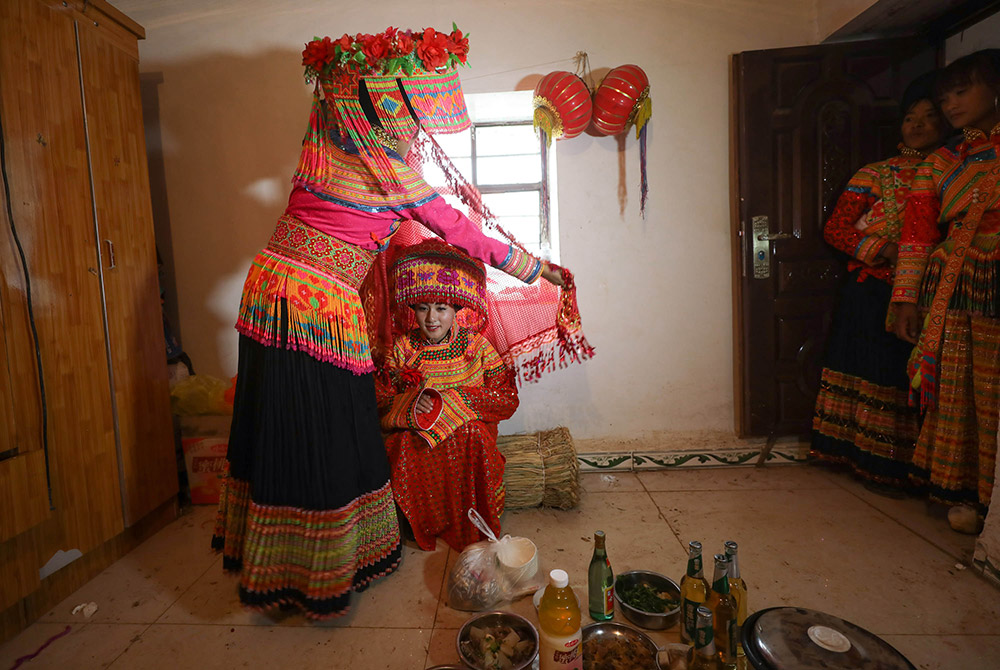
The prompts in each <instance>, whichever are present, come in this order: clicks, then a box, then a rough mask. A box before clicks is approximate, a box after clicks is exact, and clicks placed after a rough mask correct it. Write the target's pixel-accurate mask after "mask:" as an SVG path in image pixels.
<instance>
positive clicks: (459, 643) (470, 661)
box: [455, 611, 538, 670]
mask: <svg viewBox="0 0 1000 670" xmlns="http://www.w3.org/2000/svg"><path fill="white" fill-rule="evenodd" d="M473 626H478V627H479V628H492V627H496V626H507V627H509V628H510V629H512V630H513V631H515V632H516V633H517V634H518V636H519V637H520V638H521V639H522V640H531V641H532V648H531V649H530V651H529V652H528V655H527V658H526V660H523V661H522V662H520V663H518V664H516V665H514V666H513V670H524V669H525V668H528V667H531V662H532V661H534V660H535V657H536V656H538V630H537V629H536V628H535V626H534V625H533V624H532V623H531V622H530V621H528V620H527V619H525V618H524V617H523V616H520V615H518V614H514V613H512V612H500V611H497V612H483V613H482V614H477V615H475V616H473V617H471V618H469V619H468V620H467V621H466V622H465V623H464V624H462V627H461V629H459V631H458V636H457V637H456V638H455V646H456V647H457V648H458V657H459V658H460V659H462V663H464V664H465V665H466V666H468V667H470V668H474V670H482V666H481V665H477V664H476V659H475V658H473V657H471V656H470V655H469V650H468V649H467V647H468V646H469V645H470V644H472V643H473V642H472V638H471V636H470V633H469V631H470V629H472V627H473ZM463 642H465V643H467V644H463Z"/></svg>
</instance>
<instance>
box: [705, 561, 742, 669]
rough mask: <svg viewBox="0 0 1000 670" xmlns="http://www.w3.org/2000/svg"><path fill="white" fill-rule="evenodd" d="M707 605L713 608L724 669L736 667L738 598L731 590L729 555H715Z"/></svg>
mask: <svg viewBox="0 0 1000 670" xmlns="http://www.w3.org/2000/svg"><path fill="white" fill-rule="evenodd" d="M705 605H706V606H707V607H708V608H709V609H710V610H712V619H713V627H714V631H715V647H716V649H717V650H718V653H719V662H720V664H721V665H722V668H723V669H724V670H729V669H730V668H735V667H736V612H737V610H736V598H734V597H733V594H732V593H730V591H729V557H727V556H726V555H725V554H716V555H715V576H714V577H712V592H711V593H710V594H709V595H708V600H707V601H706V602H705Z"/></svg>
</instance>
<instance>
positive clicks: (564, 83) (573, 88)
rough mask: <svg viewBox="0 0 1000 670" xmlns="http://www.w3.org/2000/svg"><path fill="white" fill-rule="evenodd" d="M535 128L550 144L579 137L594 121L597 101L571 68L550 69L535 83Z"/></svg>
mask: <svg viewBox="0 0 1000 670" xmlns="http://www.w3.org/2000/svg"><path fill="white" fill-rule="evenodd" d="M534 107H535V115H534V116H535V130H538V131H541V133H542V135H543V136H544V137H545V143H546V145H548V144H550V143H551V142H552V140H553V139H557V140H558V139H570V138H573V137H576V136H577V135H579V134H580V133H582V132H583V131H584V130H586V128H587V126H588V125H589V124H590V114H591V110H592V109H593V103H592V102H591V99H590V89H589V88H587V85H586V84H585V83H584V82H583V79H580V77H578V76H576V75H575V74H573V73H571V72H563V71H558V72H550V73H549V74H547V75H545V76H544V77H542V80H541V81H539V82H538V85H537V86H535V99H534Z"/></svg>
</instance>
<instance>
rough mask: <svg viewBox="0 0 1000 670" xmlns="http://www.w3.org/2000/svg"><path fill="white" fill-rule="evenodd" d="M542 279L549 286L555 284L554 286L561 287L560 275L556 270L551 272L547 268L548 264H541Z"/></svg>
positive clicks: (562, 283) (561, 279) (550, 269)
mask: <svg viewBox="0 0 1000 670" xmlns="http://www.w3.org/2000/svg"><path fill="white" fill-rule="evenodd" d="M542 278H543V279H545V281H547V282H549V283H550V284H555V285H556V286H563V285H564V284H565V282H563V278H562V273H561V272H559V271H558V270H553V269H552V268H550V267H549V264H548V263H542Z"/></svg>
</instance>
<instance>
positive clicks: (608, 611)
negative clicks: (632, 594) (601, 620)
mask: <svg viewBox="0 0 1000 670" xmlns="http://www.w3.org/2000/svg"><path fill="white" fill-rule="evenodd" d="M601 590H602V591H604V616H606V617H612V616H614V615H615V587H614V584H611V585H609V586H607V587H605V588H603V589H601Z"/></svg>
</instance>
